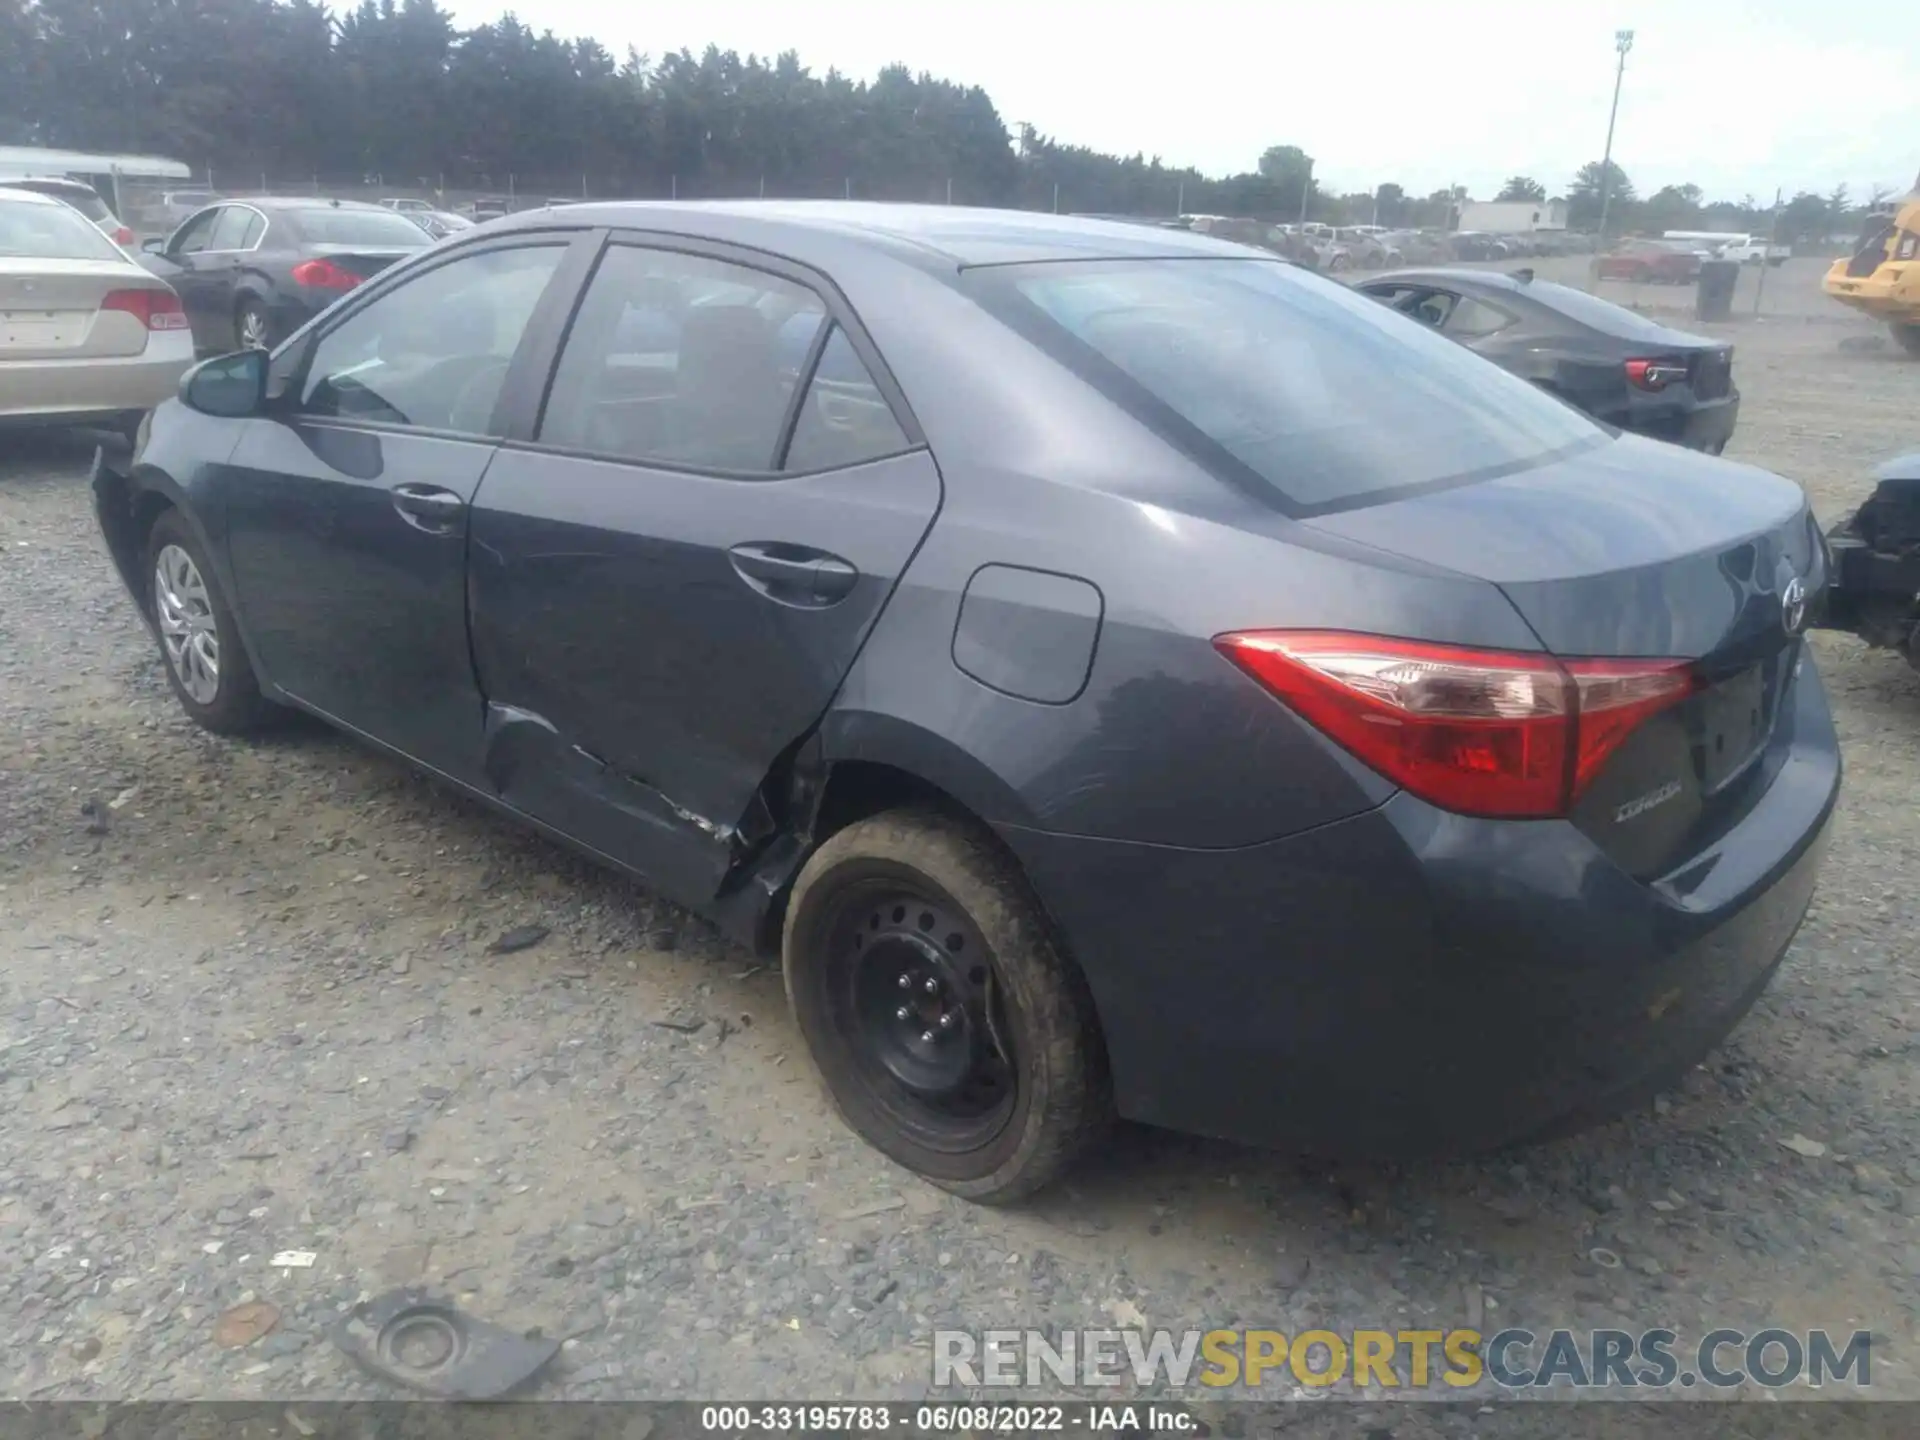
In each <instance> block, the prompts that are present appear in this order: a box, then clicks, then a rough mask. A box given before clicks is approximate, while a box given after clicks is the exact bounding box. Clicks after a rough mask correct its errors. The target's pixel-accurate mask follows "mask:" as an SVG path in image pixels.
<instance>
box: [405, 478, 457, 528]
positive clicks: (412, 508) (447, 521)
mask: <svg viewBox="0 0 1920 1440" xmlns="http://www.w3.org/2000/svg"><path fill="white" fill-rule="evenodd" d="M392 494H393V508H394V509H396V510H398V511H399V512H400V518H401V519H402V520H404V521H406V522H407V523H408V524H409V525H411V526H413V528H414V529H416V530H424V531H426V532H427V533H428V534H429V535H445V534H447V533H449V532H450V531H451V530H452V529H453V527H454V525H455V523H456V522H457V521H458V520H459V518H460V512H461V511H463V510H465V509H466V508H467V502H466V501H464V500H462V499H461V498H460V497H459V496H458V495H456V494H454V493H453V491H451V490H443V489H441V488H440V487H439V486H438V485H396V486H394V487H393V491H392Z"/></svg>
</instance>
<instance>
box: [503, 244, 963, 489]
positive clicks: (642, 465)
mask: <svg viewBox="0 0 1920 1440" xmlns="http://www.w3.org/2000/svg"><path fill="white" fill-rule="evenodd" d="M598 233H599V235H600V240H599V243H598V245H597V246H596V247H595V253H594V255H593V258H592V263H591V265H590V266H589V267H588V269H587V272H586V274H585V275H584V277H583V278H582V280H581V282H580V284H579V286H578V288H577V290H576V291H575V293H574V294H573V296H572V297H571V300H570V303H569V304H568V306H567V313H566V318H565V323H564V325H563V326H562V327H561V329H560V334H559V336H558V337H557V339H556V341H555V344H554V346H553V348H552V351H551V354H550V355H549V356H548V360H547V365H546V370H545V376H544V379H543V380H542V381H541V383H540V386H539V394H538V398H537V403H536V404H535V405H533V407H532V410H531V413H530V414H528V415H525V416H523V417H522V419H523V421H524V425H523V427H522V428H521V429H520V431H519V433H516V434H512V435H508V436H507V437H505V438H504V439H502V440H501V442H500V443H501V445H502V447H503V448H507V449H513V450H524V451H527V452H529V453H532V454H539V455H554V456H560V457H563V458H566V459H570V460H592V461H595V462H598V463H601V464H607V465H622V466H626V467H628V468H630V469H636V470H659V471H664V472H667V473H670V474H675V475H698V476H705V477H707V478H709V479H715V480H738V481H751V482H766V481H770V480H793V479H799V478H802V477H803V476H807V475H826V474H832V473H834V472H836V471H841V470H851V469H855V468H857V466H859V465H872V464H875V463H878V462H879V461H882V460H893V459H898V458H899V457H900V456H903V455H911V454H913V453H914V452H916V451H919V450H924V449H926V448H927V438H926V433H925V431H923V430H922V429H921V428H920V422H919V420H918V419H917V418H916V417H915V415H914V413H913V409H912V407H911V405H909V404H908V402H907V398H906V394H905V392H904V391H902V390H901V388H900V384H899V382H898V381H897V380H896V379H895V378H894V375H893V372H892V370H890V369H889V368H887V364H886V361H885V360H884V359H883V358H882V357H881V355H880V351H879V347H878V346H876V345H875V344H874V343H873V339H872V337H871V336H870V335H869V334H868V333H867V330H866V327H865V326H864V325H863V324H862V323H861V321H860V317H859V315H858V314H857V313H856V312H855V310H854V308H853V305H852V303H851V302H850V301H849V300H848V299H847V297H846V294H845V292H843V291H842V290H841V289H840V287H839V286H838V285H836V284H835V283H834V282H833V280H832V278H831V277H830V276H828V275H827V274H825V273H824V272H822V271H819V270H816V269H814V268H813V267H812V266H810V265H805V264H802V263H801V262H799V261H797V260H794V259H791V258H789V257H787V256H784V255H777V254H775V253H774V252H772V251H770V250H761V249H757V248H755V247H753V246H747V245H736V244H732V243H730V242H727V241H724V240H708V239H705V238H703V237H701V236H697V235H683V234H679V233H677V232H673V231H663V230H639V229H634V228H632V227H628V226H621V227H619V228H616V229H606V230H602V231H600V232H598ZM615 246H624V247H625V248H627V249H632V250H664V251H668V252H670V253H674V254H680V255H689V256H692V257H694V258H696V259H703V260H715V261H718V262H720V263H722V264H726V265H735V266H738V267H740V268H742V269H746V270H758V271H761V272H763V273H765V274H768V275H772V276H773V277H775V278H776V279H779V280H784V281H786V282H787V283H788V284H790V285H798V286H800V287H802V288H803V289H806V290H809V291H811V292H812V293H813V295H814V297H815V298H816V299H817V300H819V301H820V302H821V306H822V308H823V309H824V311H825V318H826V323H825V324H823V325H822V326H821V327H820V330H819V333H818V334H816V335H815V336H814V337H813V342H812V344H811V346H810V347H809V350H808V353H807V356H806V359H805V361H804V362H803V363H802V365H801V367H800V370H799V372H798V375H797V376H796V379H795V388H794V396H793V398H792V399H791V400H790V401H789V402H788V405H787V411H786V414H785V415H784V416H783V417H782V420H781V429H780V432H779V434H778V437H777V440H776V443H775V445H774V449H773V456H772V459H773V461H774V462H775V468H772V469H766V470H731V469H723V468H721V467H718V466H712V465H688V464H683V463H680V462H676V461H670V460H659V459H651V458H640V457H637V456H633V455H617V454H612V453H609V452H607V451H604V450H589V449H586V448H584V447H580V446H572V445H555V444H552V443H550V442H548V441H543V440H541V439H540V438H539V429H540V424H541V422H542V421H543V420H544V419H545V417H546V409H547V401H548V399H549V397H550V396H551V394H552V391H553V383H554V380H555V378H556V377H557V376H558V374H559V369H560V359H561V355H562V353H563V352H564V351H565V348H566V341H567V338H568V336H569V335H571V333H572V330H573V324H574V321H575V319H576V318H577V317H578V315H579V312H580V307H581V306H582V305H584V304H585V303H586V298H587V292H588V290H589V288H590V287H591V286H592V283H593V278H594V276H595V275H596V274H598V273H599V268H600V263H601V261H602V259H603V258H604V257H605V255H606V252H607V251H609V250H611V249H613V248H614V247H615ZM836 326H838V327H840V328H841V329H843V330H845V331H846V335H847V340H848V342H849V343H850V344H851V345H852V346H853V350H854V354H856V355H857V356H859V358H860V363H861V364H862V365H864V366H865V367H866V370H867V376H868V378H869V379H871V380H872V381H873V384H874V388H875V389H876V390H878V391H879V392H880V397H881V399H883V400H884V401H885V402H886V404H887V408H888V409H889V410H890V411H892V412H893V420H894V423H895V424H896V425H898V426H899V427H900V433H901V434H902V435H903V436H905V437H906V442H907V443H906V444H905V445H904V446H903V447H902V448H900V449H898V450H893V451H889V452H888V453H886V454H884V455H875V456H871V457H869V458H868V459H866V460H861V461H857V462H855V464H853V465H827V466H820V467H817V468H814V469H810V470H783V469H780V468H778V463H779V462H784V461H785V459H786V456H787V452H788V450H789V449H790V448H791V446H792V444H793V432H794V428H795V426H796V425H797V423H798V421H799V418H800V406H801V405H802V404H803V403H804V397H805V395H806V393H807V391H808V390H810V389H811V388H812V386H813V380H814V376H815V374H816V373H817V372H818V370H819V366H820V357H821V356H822V355H823V354H824V353H825V352H826V342H827V340H828V339H829V338H830V337H831V336H832V334H833V331H834V328H835V327H836Z"/></svg>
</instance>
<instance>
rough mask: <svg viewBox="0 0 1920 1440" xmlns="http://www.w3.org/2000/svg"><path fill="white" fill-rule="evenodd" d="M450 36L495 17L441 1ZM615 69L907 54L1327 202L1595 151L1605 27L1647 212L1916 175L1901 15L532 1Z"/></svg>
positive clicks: (1112, 0) (1616, 0) (1881, 7)
mask: <svg viewBox="0 0 1920 1440" xmlns="http://www.w3.org/2000/svg"><path fill="white" fill-rule="evenodd" d="M451 8H452V10H453V12H454V14H455V15H456V16H457V17H458V19H459V20H460V22H461V23H463V24H473V23H476V22H479V21H482V20H490V19H493V18H495V17H496V16H497V15H498V14H499V13H500V11H501V10H502V9H504V8H506V0H451ZM516 8H517V9H518V13H519V14H520V17H521V19H522V20H523V21H525V22H526V23H528V24H530V25H532V26H533V27H534V28H535V29H549V28H550V29H552V30H554V31H555V32H557V33H559V34H562V35H569V36H571V35H590V36H592V37H594V38H596V39H598V40H599V41H600V42H601V43H602V44H604V45H606V46H607V47H608V48H609V49H611V50H612V51H613V52H614V53H615V54H616V55H619V54H623V53H624V52H625V49H626V47H627V46H628V45H629V44H631V45H633V46H635V47H636V48H637V49H639V50H640V51H641V52H642V53H644V54H648V55H653V56H658V55H660V54H662V53H665V52H668V51H672V50H678V49H680V48H682V47H683V46H684V47H686V48H688V49H691V50H693V51H694V52H695V53H696V54H697V53H699V51H701V50H702V49H704V48H705V47H706V46H707V45H708V44H709V43H711V44H716V45H719V46H720V47H721V48H722V49H732V50H739V51H741V52H742V53H746V52H749V51H751V52H755V53H758V54H762V55H772V54H775V53H777V52H779V51H781V50H786V49H792V50H797V51H798V52H799V53H800V57H801V59H802V61H803V62H805V63H806V64H807V65H808V66H810V67H811V68H812V69H813V70H814V71H816V72H823V71H825V70H826V69H827V68H828V67H830V66H832V67H837V68H839V69H840V70H841V71H843V72H845V73H847V74H850V75H854V76H861V77H871V76H872V75H873V74H874V72H876V71H877V70H878V69H879V68H880V67H881V66H883V65H886V64H888V63H890V62H895V61H898V62H901V63H904V64H906V65H908V66H910V67H911V68H912V69H914V70H916V71H918V70H928V71H932V72H933V73H934V74H936V75H940V76H942V77H944V78H947V79H952V80H958V81H961V82H964V83H971V84H978V85H981V86H983V87H984V88H985V89H986V90H987V92H988V93H989V94H990V95H992V97H993V98H994V101H995V102H996V103H997V104H998V105H999V107H1000V113H1001V115H1002V117H1003V118H1004V119H1005V120H1006V121H1007V123H1008V126H1009V128H1012V127H1013V126H1014V125H1015V124H1016V122H1019V121H1023V120H1025V121H1030V122H1032V123H1033V124H1034V125H1036V126H1037V127H1038V128H1039V129H1040V130H1041V131H1042V132H1043V133H1046V134H1049V135H1052V136H1054V137H1055V138H1057V139H1060V140H1063V141H1067V142H1070V143H1074V144H1083V145H1090V146H1093V147H1096V148H1098V149H1102V150H1112V151H1118V152H1122V153H1131V152H1133V151H1135V150H1142V151H1145V152H1146V153H1147V154H1149V155H1153V154H1156V153H1157V154H1158V155H1160V156H1161V157H1162V158H1163V159H1164V160H1166V161H1168V162H1169V163H1173V164H1183V163H1184V164H1192V165H1195V166H1198V167H1199V168H1200V169H1201V170H1203V171H1207V172H1209V173H1214V174H1221V173H1226V172H1230V171H1235V170H1244V169H1248V168H1251V166H1252V165H1253V163H1254V161H1255V159H1256V158H1257V157H1258V155H1259V153H1260V151H1261V150H1262V149H1264V148H1265V147H1266V146H1268V145H1271V144H1292V145H1299V146H1300V147H1301V148H1303V149H1305V150H1306V151H1307V152H1308V153H1309V154H1311V155H1313V156H1314V157H1315V161H1316V170H1315V177H1316V179H1318V180H1319V181H1320V182H1321V183H1322V184H1323V185H1325V186H1328V187H1330V188H1333V189H1337V190H1349V189H1351V190H1363V189H1371V188H1372V187H1373V186H1374V185H1376V184H1378V183H1381V182H1384V181H1388V180H1391V181H1395V182H1398V183H1399V184H1402V185H1404V186H1406V188H1407V189H1408V190H1410V191H1412V192H1415V193H1418V194H1425V193H1427V192H1429V191H1432V190H1435V189H1438V188H1439V187H1441V186H1443V185H1447V184H1451V183H1457V184H1461V185H1465V186H1468V187H1469V188H1470V189H1471V190H1472V191H1473V193H1474V194H1475V195H1477V196H1481V197H1486V196H1489V195H1491V194H1492V193H1493V191H1494V189H1495V188H1496V187H1497V186H1498V185H1499V184H1500V182H1501V180H1502V179H1504V178H1505V177H1506V176H1508V175H1513V174H1528V175H1532V176H1534V177H1536V178H1537V179H1539V180H1540V181H1541V182H1542V183H1543V184H1545V185H1546V186H1547V188H1548V190H1549V192H1550V193H1553V194H1559V193H1562V192H1563V191H1564V189H1565V188H1566V184H1567V182H1568V180H1569V179H1570V178H1571V176H1572V174H1573V172H1574V170H1575V169H1577V168H1578V167H1579V166H1580V165H1581V164H1582V163H1583V162H1585V161H1587V160H1593V159H1598V158H1599V156H1600V153H1601V150H1602V148H1603V146H1604V143H1605V140H1606V129H1607V106H1608V102H1609V100H1610V99H1611V96H1612V89H1613V76H1614V50H1613V32H1614V31H1615V30H1616V29H1620V28H1631V29H1633V30H1634V31H1635V32H1636V37H1635V41H1634V48H1633V51H1632V53H1631V54H1630V55H1629V56H1628V59H1627V75H1626V86H1625V90H1624V92H1623V97H1622V99H1621V104H1620V121H1619V128H1618V131H1617V133H1616V135H1615V138H1614V158H1615V160H1617V161H1618V162H1619V163H1620V165H1621V166H1622V168H1624V169H1625V170H1626V172H1627V174H1628V175H1629V176H1630V177H1631V178H1632V180H1633V182H1634V185H1635V187H1636V188H1637V189H1638V190H1639V191H1640V193H1641V194H1643V195H1644V194H1650V193H1652V192H1653V191H1654V190H1655V189H1657V188H1659V187H1660V186H1661V185H1664V184H1682V183H1687V182H1692V183H1694V184H1697V185H1699V186H1700V187H1701V188H1702V189H1704V190H1705V191H1706V192H1707V194H1708V195H1709V196H1710V197H1725V198H1728V199H1739V198H1740V197H1741V196H1742V195H1745V194H1753V195H1755V196H1757V197H1759V198H1760V199H1761V200H1762V201H1763V202H1766V201H1770V200H1771V199H1772V196H1773V191H1774V189H1775V187H1781V188H1784V189H1785V190H1786V192H1787V194H1788V195H1792V194H1793V193H1794V191H1796V190H1800V189H1810V190H1817V191H1820V192H1823V193H1824V192H1825V191H1827V190H1829V189H1831V188H1832V187H1833V186H1834V185H1836V184H1838V183H1841V182H1845V183H1846V184H1848V185H1849V186H1851V187H1852V188H1853V190H1854V191H1855V193H1856V194H1862V193H1864V192H1865V191H1866V189H1867V188H1868V187H1869V186H1872V185H1876V184H1878V185H1887V186H1896V187H1898V188H1899V189H1901V190H1903V191H1904V190H1905V188H1906V187H1907V186H1908V185H1909V184H1911V183H1912V182H1913V179H1914V175H1915V171H1916V170H1920V123H1916V122H1920V111H1916V107H1915V103H1914V100H1913V93H1914V92H1913V77H1914V76H1915V75H1916V74H1920V28H1916V26H1915V25H1914V23H1913V12H1912V10H1911V8H1910V6H1909V4H1907V3H1905V0H1852V3H1846V4H1819V3H1814V0H1687V3H1685V4H1679V3H1676V0H1607V3H1605V4H1600V3H1595V0H1560V3H1558V4H1553V3H1542V0H1532V3H1524V0H1448V3H1447V4H1445V5H1434V4H1431V3H1427V4H1421V5H1414V4H1412V3H1408V0H1364V3H1355V0H1305V3H1299V4H1289V5H1280V4H1275V3H1272V0H1265V3H1261V0H1177V3H1175V0H1133V3H1128V0H1107V3H1089V0H700V3H698V4H695V3H692V0H687V3H678V4H662V3H659V0H650V3H649V0H643V3H639V4H635V3H632V0H520V4H519V5H518V6H517V7H516Z"/></svg>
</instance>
